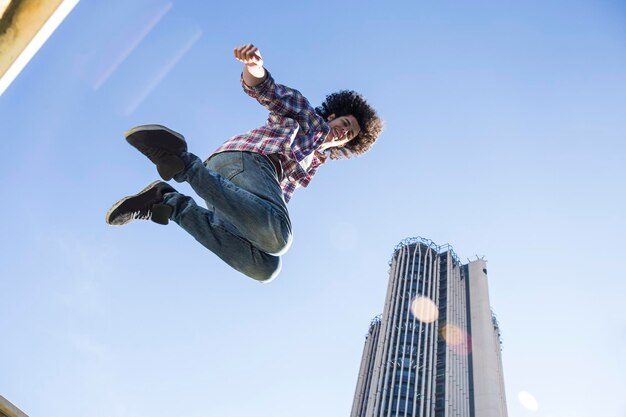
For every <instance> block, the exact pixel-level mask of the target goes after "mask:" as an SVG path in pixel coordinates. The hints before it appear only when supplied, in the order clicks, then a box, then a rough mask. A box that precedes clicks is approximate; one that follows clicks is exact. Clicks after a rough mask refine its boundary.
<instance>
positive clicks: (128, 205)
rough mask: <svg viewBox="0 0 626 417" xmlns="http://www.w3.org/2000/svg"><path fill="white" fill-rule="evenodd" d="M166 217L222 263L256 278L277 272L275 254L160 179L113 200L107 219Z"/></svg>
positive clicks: (164, 220)
mask: <svg viewBox="0 0 626 417" xmlns="http://www.w3.org/2000/svg"><path fill="white" fill-rule="evenodd" d="M169 218H171V219H173V220H174V221H175V222H177V223H178V224H179V225H180V226H181V227H182V228H183V229H185V230H186V231H187V232H189V234H191V235H192V236H194V237H195V238H196V240H198V241H199V242H200V243H201V244H202V245H204V246H205V247H206V248H207V249H209V250H211V251H212V252H213V253H215V254H216V255H217V256H219V257H220V258H221V259H222V260H223V261H224V262H226V263H227V264H229V265H230V266H232V267H233V268H234V269H236V270H237V271H239V272H241V273H243V274H245V275H247V276H249V277H251V278H253V279H255V280H257V281H264V282H267V281H270V280H272V279H273V278H274V277H276V276H277V275H278V273H279V272H280V268H281V260H280V258H279V257H278V256H274V255H270V254H268V253H265V252H263V251H261V250H259V249H258V248H256V247H254V246H253V245H252V244H251V243H250V242H248V241H247V240H245V239H243V238H241V237H240V236H239V235H238V232H237V230H236V229H235V228H234V226H232V225H230V224H229V223H228V222H225V221H223V220H222V219H220V218H219V216H217V215H216V214H215V213H214V212H213V211H211V210H207V209H205V208H202V207H198V206H197V205H196V203H195V202H194V201H193V199H192V198H191V197H187V196H185V195H183V194H180V193H178V192H177V191H176V190H175V189H174V188H172V187H171V186H169V185H168V184H167V183H164V182H162V181H155V182H153V183H152V184H150V185H149V186H148V187H146V188H145V189H143V190H142V191H141V192H139V193H137V194H135V195H133V196H129V197H125V198H123V199H121V200H120V201H118V202H117V203H115V204H114V205H113V207H111V209H110V210H109V211H108V212H107V216H106V222H107V223H109V224H112V225H124V224H128V223H130V222H132V221H133V220H137V219H143V220H152V221H153V222H155V223H159V224H167V223H168V220H169Z"/></svg>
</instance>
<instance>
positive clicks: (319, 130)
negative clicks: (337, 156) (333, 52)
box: [214, 71, 330, 202]
mask: <svg viewBox="0 0 626 417" xmlns="http://www.w3.org/2000/svg"><path fill="white" fill-rule="evenodd" d="M241 85H242V87H243V89H244V91H245V92H246V93H247V94H248V95H249V96H250V97H253V98H255V99H257V101H258V102H259V103H261V104H262V105H263V106H264V107H265V108H266V109H267V110H269V112H270V114H269V117H268V119H267V122H266V123H265V125H264V126H261V127H259V128H257V129H253V130H251V131H249V132H246V133H243V134H241V135H237V136H234V137H232V138H230V139H229V140H227V141H226V142H225V143H224V144H223V145H222V146H220V147H219V148H218V149H217V150H216V151H215V152H214V154H215V153H219V152H224V151H249V152H256V153H259V154H262V155H271V154H277V155H278V156H279V158H280V162H281V164H282V168H283V178H282V180H281V182H280V186H281V188H282V190H283V196H284V198H285V202H288V201H289V200H290V199H291V196H292V195H293V192H294V191H295V189H296V188H297V187H306V186H307V185H308V184H309V182H311V179H312V178H313V176H314V175H315V172H316V171H317V168H318V167H319V166H320V165H321V164H323V163H324V162H325V161H326V155H323V154H321V153H319V152H315V150H316V149H317V148H319V147H320V145H321V144H322V143H323V142H324V139H326V136H328V134H329V132H330V128H329V127H328V124H327V123H326V122H325V121H324V119H323V118H322V117H321V116H320V115H318V114H317V113H316V112H315V109H314V108H313V107H312V106H311V104H309V101H308V100H307V99H306V98H305V97H304V96H303V95H302V93H300V92H299V91H298V90H294V89H293V88H289V87H287V86H284V85H281V84H276V83H275V82H274V79H273V78H272V76H271V74H270V73H269V71H267V78H266V79H265V80H264V81H263V82H262V83H261V84H259V85H257V86H255V87H249V86H248V85H246V83H245V82H244V81H243V76H242V77H241Z"/></svg>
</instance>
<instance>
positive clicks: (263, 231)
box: [174, 151, 292, 255]
mask: <svg viewBox="0 0 626 417" xmlns="http://www.w3.org/2000/svg"><path fill="white" fill-rule="evenodd" d="M182 159H183V160H184V162H185V169H184V170H183V171H182V172H181V173H179V174H178V175H176V176H175V177H174V179H175V180H176V181H178V182H183V181H186V182H188V183H189V184H190V185H191V188H193V190H194V191H195V192H196V193H197V194H198V196H200V197H201V198H202V199H204V200H205V201H206V203H207V206H208V207H209V209H211V210H212V211H214V212H215V213H217V215H218V216H219V217H220V218H222V219H224V220H225V221H226V222H227V223H230V224H232V225H233V226H234V227H235V228H236V230H237V233H238V234H239V235H240V236H242V237H243V238H245V239H246V240H248V241H250V242H251V243H252V244H253V245H254V246H256V247H257V248H259V249H261V250H263V251H265V252H268V253H271V254H274V255H279V254H282V253H284V252H286V251H287V249H288V248H289V246H290V245H291V240H292V230H291V221H290V219H289V213H288V211H287V207H286V204H285V200H284V199H283V194H282V189H281V188H280V185H279V183H278V179H277V177H276V171H275V169H274V166H273V165H272V163H271V162H270V161H269V160H268V158H267V157H265V156H263V155H260V154H256V153H252V152H241V151H231V152H223V153H219V154H216V155H213V156H212V157H211V158H210V159H209V160H208V161H207V162H206V164H204V163H202V161H200V159H199V158H198V157H197V156H195V155H193V154H191V153H187V152H185V153H183V154H182Z"/></svg>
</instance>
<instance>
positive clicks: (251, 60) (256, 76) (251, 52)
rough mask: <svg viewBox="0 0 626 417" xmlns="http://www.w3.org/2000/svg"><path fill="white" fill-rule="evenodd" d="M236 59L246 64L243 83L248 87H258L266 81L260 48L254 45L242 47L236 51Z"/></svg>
mask: <svg viewBox="0 0 626 417" xmlns="http://www.w3.org/2000/svg"><path fill="white" fill-rule="evenodd" d="M234 53H235V58H236V59H237V60H238V61H241V62H243V63H244V66H243V82H245V83H246V85H247V86H248V87H256V86H257V85H259V84H261V83H262V82H263V80H265V77H266V75H267V74H266V72H265V68H263V58H262V57H261V52H260V51H259V48H257V47H256V46H254V45H252V44H248V45H244V46H240V47H239V48H235V50H234Z"/></svg>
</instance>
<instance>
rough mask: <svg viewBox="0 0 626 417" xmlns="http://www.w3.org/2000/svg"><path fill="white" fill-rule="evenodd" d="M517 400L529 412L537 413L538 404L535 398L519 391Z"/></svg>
mask: <svg viewBox="0 0 626 417" xmlns="http://www.w3.org/2000/svg"><path fill="white" fill-rule="evenodd" d="M517 399H518V400H519V402H520V403H521V404H522V405H523V406H524V408H526V409H528V410H530V411H537V410H538V409H539V404H538V403H537V400H536V399H535V397H533V396H532V395H531V394H530V393H528V392H526V391H521V392H520V393H519V394H517Z"/></svg>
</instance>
